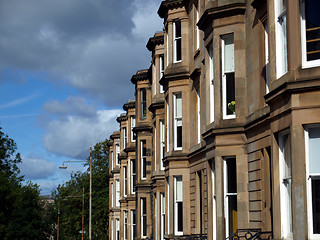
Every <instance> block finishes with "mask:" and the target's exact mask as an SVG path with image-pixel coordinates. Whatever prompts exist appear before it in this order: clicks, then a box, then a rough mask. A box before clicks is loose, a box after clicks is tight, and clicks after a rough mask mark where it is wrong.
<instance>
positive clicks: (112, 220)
mask: <svg viewBox="0 0 320 240" xmlns="http://www.w3.org/2000/svg"><path fill="white" fill-rule="evenodd" d="M113 222H114V219H113V218H111V240H114V239H113V234H114V233H113V231H114V229H113Z"/></svg>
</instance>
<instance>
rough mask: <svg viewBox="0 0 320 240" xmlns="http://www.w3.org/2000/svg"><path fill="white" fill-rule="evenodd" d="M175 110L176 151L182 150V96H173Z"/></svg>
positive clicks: (179, 93) (176, 94)
mask: <svg viewBox="0 0 320 240" xmlns="http://www.w3.org/2000/svg"><path fill="white" fill-rule="evenodd" d="M173 108H174V150H181V149H182V94H181V92H178V93H175V94H173Z"/></svg>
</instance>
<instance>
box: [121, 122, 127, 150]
mask: <svg viewBox="0 0 320 240" xmlns="http://www.w3.org/2000/svg"><path fill="white" fill-rule="evenodd" d="M122 139H123V143H122V146H123V149H125V148H126V147H127V128H126V127H124V128H123V129H122Z"/></svg>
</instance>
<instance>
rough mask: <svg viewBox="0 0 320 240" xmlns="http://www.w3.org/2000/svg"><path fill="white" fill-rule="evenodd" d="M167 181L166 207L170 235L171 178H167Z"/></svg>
mask: <svg viewBox="0 0 320 240" xmlns="http://www.w3.org/2000/svg"><path fill="white" fill-rule="evenodd" d="M166 180H167V193H166V194H167V203H166V204H167V206H166V213H167V221H168V224H167V234H169V232H170V212H169V211H170V198H169V196H170V182H169V178H166Z"/></svg>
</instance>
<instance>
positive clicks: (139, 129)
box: [133, 125, 152, 133]
mask: <svg viewBox="0 0 320 240" xmlns="http://www.w3.org/2000/svg"><path fill="white" fill-rule="evenodd" d="M143 131H147V132H152V126H150V125H140V126H136V127H134V128H133V132H134V133H137V132H143Z"/></svg>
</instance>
